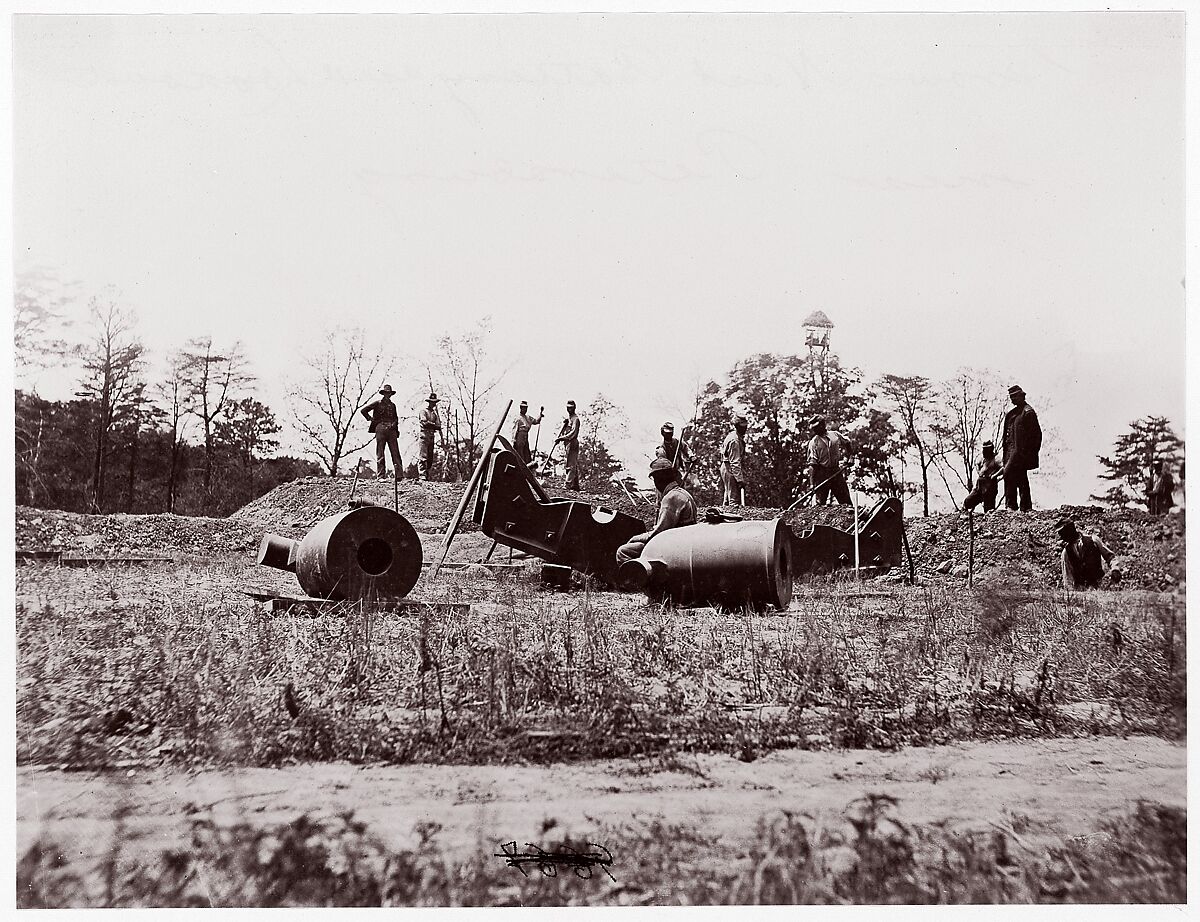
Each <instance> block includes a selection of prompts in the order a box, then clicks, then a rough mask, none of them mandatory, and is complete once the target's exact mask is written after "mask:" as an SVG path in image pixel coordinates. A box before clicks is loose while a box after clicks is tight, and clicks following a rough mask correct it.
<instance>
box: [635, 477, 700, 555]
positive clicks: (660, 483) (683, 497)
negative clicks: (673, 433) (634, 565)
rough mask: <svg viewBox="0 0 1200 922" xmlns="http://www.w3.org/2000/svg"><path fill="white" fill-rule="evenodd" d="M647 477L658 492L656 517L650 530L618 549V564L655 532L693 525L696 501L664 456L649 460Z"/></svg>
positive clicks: (638, 549) (639, 547) (646, 541)
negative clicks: (648, 476) (648, 475)
mask: <svg viewBox="0 0 1200 922" xmlns="http://www.w3.org/2000/svg"><path fill="white" fill-rule="evenodd" d="M650 479H651V480H653V481H654V489H655V490H657V491H658V519H657V520H656V521H655V523H654V527H653V528H652V529H650V531H648V532H645V533H643V534H640V535H634V536H633V537H632V538H630V539H629V540H628V541H627V542H626V543H625V544H622V545H621V546H620V547H619V548H617V565H618V566H619V565H620V564H623V563H625V561H627V560H633V559H635V558H637V557H640V556H641V555H642V551H643V550H645V548H646V544H647V543H648V542H649V541H650V539H651V538H653V537H654V536H655V535H657V534H659V533H660V532H664V531H666V530H667V529H670V528H681V527H683V526H684V525H695V524H696V518H697V514H698V511H697V508H696V501H695V500H694V499H693V498H692V494H690V493H689V492H688V491H687V490H686V489H685V488H684V486H683V483H682V482H681V481H680V479H679V471H678V470H677V469H676V468H675V466H674V465H673V464H672V463H671V462H670V461H669V460H667V459H666V458H655V459H654V460H653V461H651V462H650Z"/></svg>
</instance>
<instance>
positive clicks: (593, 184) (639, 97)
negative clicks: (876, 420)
mask: <svg viewBox="0 0 1200 922" xmlns="http://www.w3.org/2000/svg"><path fill="white" fill-rule="evenodd" d="M13 38H14V48H13V54H14V72H13V73H14V75H13V80H14V95H13V113H14V122H13V142H14V147H13V151H14V160H13V163H14V229H13V235H14V248H15V261H16V266H17V268H18V269H20V268H21V267H22V266H24V265H29V264H38V265H44V266H49V267H52V268H54V269H56V270H57V271H58V272H59V273H60V274H61V275H62V276H63V277H65V278H71V279H78V280H80V281H81V282H82V283H83V290H84V291H86V292H90V291H96V290H99V289H100V288H101V287H102V286H104V285H110V284H111V285H115V286H117V287H118V288H119V289H120V290H121V291H122V292H123V300H124V302H125V303H127V304H128V305H129V306H130V307H133V308H134V309H136V310H137V312H138V314H139V317H140V331H141V334H142V337H143V339H144V341H145V343H146V345H147V346H148V348H149V349H150V350H152V352H154V353H155V354H157V355H158V356H160V357H161V356H163V355H165V353H166V352H167V351H169V350H170V349H172V348H175V347H177V346H178V345H180V344H182V343H183V341H184V340H186V339H187V338H189V337H192V336H197V335H202V334H208V333H211V334H212V335H213V336H214V337H215V338H216V339H217V340H218V342H226V341H230V340H233V339H240V340H242V341H243V342H244V343H245V346H246V350H247V353H248V354H249V356H250V357H251V359H252V360H253V364H254V369H255V371H256V372H257V374H258V375H259V377H260V381H261V383H260V397H261V399H264V400H265V401H266V402H267V403H269V404H270V405H272V406H273V407H274V408H275V409H276V411H277V414H278V415H279V416H280V417H281V418H284V417H286V415H287V414H286V412H285V410H284V390H283V387H282V381H283V380H284V379H285V378H286V376H287V375H288V374H289V373H291V372H292V371H293V369H294V365H295V362H296V356H297V355H298V354H300V353H301V352H302V351H303V350H304V349H305V348H306V347H307V346H308V344H309V343H310V342H311V341H312V340H314V339H316V337H317V334H318V332H319V330H320V328H321V327H322V326H323V325H325V324H327V323H329V322H331V321H333V320H336V321H338V322H341V323H347V324H362V325H364V326H367V327H368V328H371V329H374V330H378V331H379V332H380V335H381V336H386V337H387V338H388V339H389V340H390V341H392V342H394V343H396V344H397V345H398V347H399V349H400V352H401V353H402V354H403V357H404V367H405V368H406V369H408V370H409V374H408V376H407V378H406V376H405V375H404V374H401V373H396V374H393V376H392V377H393V382H392V383H393V384H394V385H395V386H396V387H397V388H398V389H399V390H401V392H402V393H409V392H410V391H411V392H413V393H415V390H413V389H414V388H418V387H420V386H423V382H424V373H423V371H421V369H420V366H419V362H420V360H421V358H422V357H423V356H424V355H425V354H427V353H428V351H429V350H430V349H431V347H432V344H433V341H434V340H435V338H436V336H437V335H438V334H440V333H442V332H445V331H447V330H454V329H461V328H465V327H467V326H469V325H470V324H471V323H472V322H473V321H474V320H475V319H476V318H478V317H481V316H484V315H489V314H490V315H491V316H492V317H493V318H494V321H495V328H496V332H495V336H494V338H493V340H492V342H491V344H490V346H491V350H492V352H493V353H494V354H495V356H496V361H497V364H498V365H501V366H509V365H511V366H512V367H511V370H510V371H509V374H508V377H507V379H506V382H505V383H506V396H512V397H513V398H514V399H515V400H520V399H522V398H524V399H528V400H529V401H530V403H532V404H533V405H534V407H535V408H536V407H537V406H538V405H539V404H545V405H546V406H547V407H548V408H549V410H548V413H552V414H555V415H554V416H553V417H551V418H552V419H557V418H558V417H557V414H559V413H560V412H561V408H562V404H563V403H564V402H565V401H566V400H567V399H568V398H574V399H575V400H576V401H577V402H578V403H579V404H580V406H581V407H582V406H585V405H586V404H587V402H588V401H590V400H591V398H592V397H593V396H594V395H595V394H596V393H597V392H603V393H604V394H606V395H607V396H608V397H609V398H610V399H611V400H612V401H613V402H614V403H616V404H617V405H619V406H621V407H623V408H624V409H625V411H626V413H627V414H628V416H629V419H630V424H631V425H630V429H629V432H628V435H627V437H626V438H625V439H623V440H618V442H617V445H616V448H617V453H618V454H619V455H621V456H623V457H624V458H626V460H627V461H628V462H629V463H630V466H631V467H632V468H633V469H635V470H636V471H638V472H639V473H641V469H642V467H643V466H644V461H643V459H644V458H648V456H649V454H650V447H651V446H652V445H653V444H654V441H655V438H656V436H657V432H658V427H659V424H660V423H661V422H662V421H663V419H664V418H668V417H671V418H673V419H674V420H675V421H676V423H677V425H678V423H679V422H680V420H681V417H683V416H684V415H687V414H690V411H691V406H692V399H691V398H692V393H693V389H694V386H695V383H696V381H697V380H698V379H707V378H710V377H715V378H720V376H721V375H722V374H723V373H724V372H725V371H727V370H728V369H729V368H730V366H732V365H733V363H734V362H736V361H737V360H738V359H740V358H742V357H745V356H746V355H749V354H751V353H754V352H760V351H777V352H803V351H804V335H803V331H802V330H801V329H800V326H799V324H800V321H801V320H802V319H803V318H804V316H806V315H807V314H808V313H809V312H810V311H812V310H814V309H818V308H819V309H821V310H823V311H825V312H826V313H827V314H828V315H829V316H830V318H831V319H832V320H833V322H834V323H835V325H836V329H835V330H834V333H833V346H834V348H835V350H836V351H837V352H838V353H839V354H840V356H841V358H842V360H843V362H844V363H845V364H848V365H853V366H858V367H860V368H862V369H863V370H864V372H865V373H866V374H867V376H868V377H869V378H874V377H877V376H878V375H881V374H884V373H888V372H891V373H898V374H924V375H927V376H929V377H931V378H934V379H938V378H943V377H946V376H949V375H950V374H951V373H952V372H953V371H954V370H955V369H956V368H957V367H958V366H960V365H971V366H975V367H988V368H992V369H994V370H996V371H997V372H999V373H1001V374H1002V375H1003V376H1004V377H1005V378H1006V379H1007V380H1011V381H1013V382H1016V383H1020V384H1022V385H1023V386H1024V388H1025V390H1026V391H1027V392H1028V394H1029V401H1030V403H1031V405H1033V406H1034V407H1035V408H1037V409H1039V411H1041V413H1042V419H1043V425H1044V426H1047V427H1053V428H1054V429H1056V430H1057V432H1058V436H1059V438H1060V440H1061V446H1062V451H1061V455H1060V462H1061V464H1062V466H1063V468H1064V469H1065V475H1064V476H1063V477H1062V478H1061V479H1060V480H1059V481H1058V482H1057V484H1055V485H1053V486H1051V485H1049V484H1045V483H1044V482H1042V483H1039V482H1037V481H1035V482H1034V500H1035V503H1036V504H1038V505H1050V504H1057V503H1059V502H1084V501H1086V497H1087V494H1088V493H1090V492H1092V491H1095V490H1097V489H1099V487H1100V484H1099V483H1098V482H1097V481H1096V479H1095V478H1096V475H1097V473H1098V471H1099V467H1098V465H1097V464H1096V462H1095V455H1096V454H1098V453H1101V452H1106V451H1108V450H1109V448H1110V447H1111V444H1112V441H1113V440H1114V438H1115V437H1116V436H1117V435H1118V433H1120V432H1121V431H1122V430H1123V429H1124V428H1125V427H1126V425H1127V424H1128V423H1129V421H1130V420H1132V419H1134V418H1136V417H1139V416H1143V415H1145V414H1147V413H1157V414H1163V415H1166V416H1169V417H1170V418H1171V419H1172V420H1173V422H1174V423H1175V424H1176V427H1177V431H1179V432H1180V433H1181V434H1182V431H1183V416H1184V288H1183V280H1184V108H1183V107H1184V79H1183V78H1184V69H1183V60H1184V55H1183V17H1182V15H1180V14H1149V13H1136V14H1131V13H1125V14H1085V13H1054V14H966V15H953V14H928V15H899V14H801V15H786V14H765V15H751V14H736V15H634V14H609V15H529V16H499V15H491V16H469V15H456V16H357V17H351V16H290V17H282V16H249V15H247V16H219V17H214V16H204V17H197V16H190V17H188V16H138V17H133V16H118V17H95V16H87V17H84V16H53V17H51V16H18V17H16V18H15V20H14V25H13ZM405 383H407V385H408V386H405ZM37 384H38V387H39V390H40V391H41V392H42V393H43V394H45V395H46V396H50V397H57V396H63V395H65V394H69V393H70V392H71V391H73V390H74V389H75V381H74V380H73V379H71V377H70V375H68V374H63V373H61V372H59V373H50V374H46V375H43V376H42V377H41V378H40V379H39V380H38V382H37ZM549 434H551V433H548V435H549ZM543 441H545V439H543ZM411 454H412V446H410V447H409V449H408V452H407V453H406V460H407V459H408V456H409V455H411Z"/></svg>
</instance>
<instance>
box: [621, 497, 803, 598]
mask: <svg viewBox="0 0 1200 922" xmlns="http://www.w3.org/2000/svg"><path fill="white" fill-rule="evenodd" d="M634 564H637V565H638V566H634ZM627 568H628V569H627ZM618 580H620V581H622V583H623V584H625V581H626V580H627V581H628V583H627V584H628V585H629V586H630V587H631V588H632V587H635V586H639V585H640V586H641V588H644V589H645V590H646V591H647V592H648V593H651V594H662V595H666V596H668V597H670V598H671V599H672V600H673V601H675V602H679V603H682V604H698V605H703V604H710V605H717V606H720V607H723V608H731V607H739V606H741V605H751V606H754V607H756V608H762V607H765V606H767V605H774V606H775V607H776V608H778V609H781V610H782V609H785V608H787V607H788V605H789V604H790V603H791V600H792V542H791V532H790V530H789V529H788V527H787V526H786V525H785V524H784V523H783V522H782V521H781V520H779V519H769V520H766V521H742V522H722V523H719V524H709V523H707V522H706V523H701V524H698V525H686V526H684V527H683V528H672V529H670V530H669V531H664V532H662V533H660V534H658V535H655V536H654V537H653V538H651V539H650V541H649V542H647V544H646V547H645V549H644V550H643V551H642V555H641V558H640V559H639V560H636V561H630V562H629V563H628V564H623V565H622V567H621V569H620V571H619V573H618Z"/></svg>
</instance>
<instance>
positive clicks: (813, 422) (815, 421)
mask: <svg viewBox="0 0 1200 922" xmlns="http://www.w3.org/2000/svg"><path fill="white" fill-rule="evenodd" d="M808 425H809V428H810V429H811V428H814V427H816V426H824V425H825V417H824V416H814V417H813V418H812V419H810V420H809V421H808Z"/></svg>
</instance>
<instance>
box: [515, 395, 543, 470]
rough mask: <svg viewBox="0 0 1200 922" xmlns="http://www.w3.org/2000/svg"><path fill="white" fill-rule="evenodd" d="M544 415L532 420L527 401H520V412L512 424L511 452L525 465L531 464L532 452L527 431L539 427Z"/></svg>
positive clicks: (541, 414)
mask: <svg viewBox="0 0 1200 922" xmlns="http://www.w3.org/2000/svg"><path fill="white" fill-rule="evenodd" d="M543 416H545V414H544V413H542V412H539V413H538V418H537V419H534V418H533V417H532V416H530V415H529V403H528V401H525V400H522V401H521V412H520V413H518V414H517V418H516V420H515V421H514V422H513V438H512V446H513V451H515V452H516V453H517V457H518V458H520V459H521V460H522V461H524V462H525V463H526V464H532V463H533V452H532V451H530V449H529V430H530V429H532V428H533V427H534V426H538V425H541V422H542V417H543Z"/></svg>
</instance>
